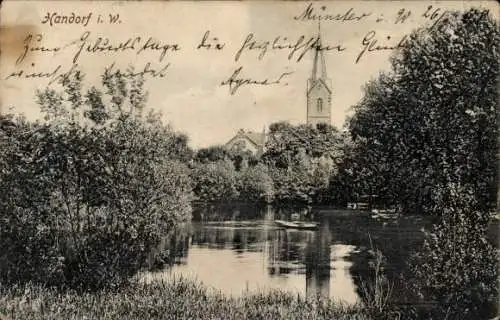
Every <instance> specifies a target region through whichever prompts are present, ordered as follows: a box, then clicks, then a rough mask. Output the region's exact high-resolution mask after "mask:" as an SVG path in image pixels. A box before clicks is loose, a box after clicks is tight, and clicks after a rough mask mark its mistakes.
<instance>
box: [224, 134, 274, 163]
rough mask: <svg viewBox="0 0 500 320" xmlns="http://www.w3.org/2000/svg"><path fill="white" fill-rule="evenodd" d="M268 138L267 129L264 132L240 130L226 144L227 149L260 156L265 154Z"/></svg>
mask: <svg viewBox="0 0 500 320" xmlns="http://www.w3.org/2000/svg"><path fill="white" fill-rule="evenodd" d="M266 136H267V135H266V132H265V129H264V130H263V131H262V132H254V131H245V130H244V129H240V130H239V131H238V132H237V133H236V135H235V136H234V137H233V138H232V139H231V140H229V141H228V142H227V143H226V144H225V147H226V148H227V149H228V150H232V151H250V152H252V153H253V154H254V155H257V156H260V155H261V154H262V153H263V152H264V147H265V144H266V138H267V137H266Z"/></svg>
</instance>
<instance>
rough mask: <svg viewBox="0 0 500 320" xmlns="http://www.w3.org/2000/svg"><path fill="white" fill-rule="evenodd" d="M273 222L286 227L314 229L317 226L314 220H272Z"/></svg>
mask: <svg viewBox="0 0 500 320" xmlns="http://www.w3.org/2000/svg"><path fill="white" fill-rule="evenodd" d="M274 223H276V224H277V225H278V226H279V227H282V228H288V229H301V230H314V229H316V228H318V224H317V223H315V222H305V221H284V220H274Z"/></svg>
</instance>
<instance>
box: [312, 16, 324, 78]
mask: <svg viewBox="0 0 500 320" xmlns="http://www.w3.org/2000/svg"><path fill="white" fill-rule="evenodd" d="M315 50H316V51H315V53H314V62H313V69H312V75H311V80H313V81H316V79H326V78H327V75H326V63H325V55H324V54H323V50H321V22H320V21H318V37H317V39H316V43H315ZM319 72H321V73H320V74H318V73H319Z"/></svg>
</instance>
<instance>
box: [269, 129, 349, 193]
mask: <svg viewBox="0 0 500 320" xmlns="http://www.w3.org/2000/svg"><path fill="white" fill-rule="evenodd" d="M342 142H343V138H342V135H341V134H340V132H339V131H338V130H337V129H336V128H335V127H332V126H329V125H326V124H320V125H318V126H317V127H315V128H314V127H312V126H308V125H297V126H293V125H291V124H288V123H286V122H278V123H273V124H271V125H270V126H269V138H268V141H267V143H266V151H265V152H264V154H263V156H262V162H263V163H265V164H266V165H267V166H268V167H269V170H270V175H271V177H272V179H273V181H274V186H275V192H276V200H278V201H280V202H282V201H292V202H305V203H313V202H318V201H322V200H326V199H329V198H331V197H329V195H328V194H327V193H328V185H329V177H330V175H331V174H333V173H334V172H335V171H336V169H337V162H338V161H339V160H340V159H341V158H342V150H343V148H342Z"/></svg>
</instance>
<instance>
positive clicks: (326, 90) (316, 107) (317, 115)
mask: <svg viewBox="0 0 500 320" xmlns="http://www.w3.org/2000/svg"><path fill="white" fill-rule="evenodd" d="M320 48H321V36H320V33H318V43H317V46H316V50H315V52H314V60H313V66H312V73H311V76H310V78H309V79H308V80H307V88H306V102H307V104H306V110H307V114H306V123H307V124H308V125H311V126H313V127H316V125H317V124H319V123H325V124H331V115H332V114H331V113H332V110H331V108H332V81H331V79H329V78H328V76H327V73H326V63H325V56H324V53H323V50H320ZM266 140H267V135H266V134H265V133H264V132H262V133H258V132H251V131H245V130H243V129H240V130H239V131H238V132H237V133H236V135H235V136H234V137H232V138H231V139H230V140H229V141H228V142H227V143H226V145H225V146H226V148H228V149H233V150H234V149H235V148H237V149H239V150H249V151H251V152H252V153H253V154H256V155H260V154H262V153H263V152H264V147H265V143H266Z"/></svg>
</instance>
